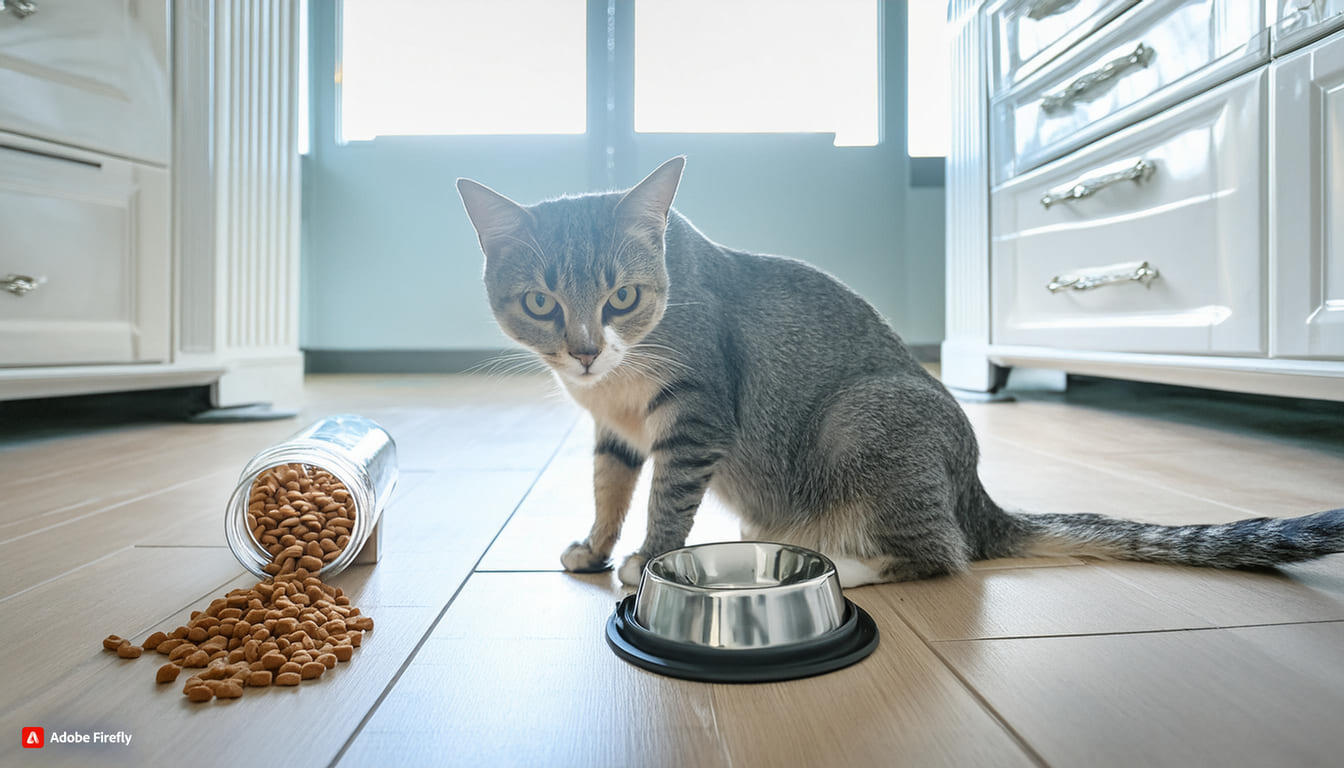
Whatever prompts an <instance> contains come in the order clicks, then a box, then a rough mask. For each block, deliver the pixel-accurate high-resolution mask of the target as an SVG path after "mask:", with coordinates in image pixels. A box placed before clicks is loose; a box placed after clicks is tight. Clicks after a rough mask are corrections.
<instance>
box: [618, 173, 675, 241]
mask: <svg viewBox="0 0 1344 768" xmlns="http://www.w3.org/2000/svg"><path fill="white" fill-rule="evenodd" d="M685 167H686V157H685V156H684V155H678V156H677V157H674V158H672V159H671V160H668V161H667V162H666V163H663V164H662V165H660V166H658V167H657V168H655V169H654V171H653V173H650V174H649V175H648V176H646V177H645V178H644V180H643V181H641V182H639V183H638V184H636V185H635V186H634V188H632V189H631V190H630V191H629V192H626V193H625V197H622V198H621V201H620V202H619V203H617V204H616V217H617V219H619V220H622V221H627V222H630V223H631V224H636V223H637V224H639V225H643V226H649V227H653V228H656V229H657V232H658V234H659V235H660V236H661V235H662V233H663V230H664V229H665V228H666V227H667V212H668V210H669V209H670V208H671V207H672V198H674V197H676V196H677V185H678V184H680V183H681V171H682V169H683V168H685Z"/></svg>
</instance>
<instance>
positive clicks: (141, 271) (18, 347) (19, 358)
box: [0, 133, 172, 367]
mask: <svg viewBox="0 0 1344 768" xmlns="http://www.w3.org/2000/svg"><path fill="white" fill-rule="evenodd" d="M168 221H169V219H168V174H167V172H166V171H164V170H162V169H159V168H153V167H150V166H146V165H142V164H139V163H132V162H128V161H126V160H120V159H116V158H111V157H107V156H106V155H96V154H93V153H91V152H80V151H76V150H69V149H67V148H65V147H59V146H56V145H52V144H46V143H43V142H38V141H35V140H32V139H28V138H24V137H20V136H15V135H12V134H6V133H0V367H7V366H24V365H61V364H74V363H130V362H151V361H159V360H167V359H168V350H169V322H170V311H171V305H172V293H171V290H172V289H171V285H170V283H169V248H168Z"/></svg>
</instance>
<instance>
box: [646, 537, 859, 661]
mask: <svg viewBox="0 0 1344 768" xmlns="http://www.w3.org/2000/svg"><path fill="white" fill-rule="evenodd" d="M635 620H636V621H638V622H639V623H640V625H641V626H642V627H644V628H645V629H647V630H649V631H650V632H652V633H654V634H655V635H658V636H660V637H663V638H666V639H667V640H671V641H674V642H680V643H694V644H695V645H703V646H707V647H710V648H737V649H742V648H766V647H769V646H772V645H785V644H788V643H797V642H801V641H803V640H811V639H812V638H814V637H820V636H821V635H824V634H826V633H827V632H830V631H831V630H833V629H835V628H836V627H839V626H840V625H841V624H842V623H843V622H844V620H845V598H844V597H843V596H842V595H841V594H840V579H839V578H838V577H837V576H836V575H835V566H834V565H832V564H831V561H830V560H827V559H826V558H825V557H824V556H822V555H819V554H817V553H816V552H813V551H811V550H807V549H803V548H801V547H794V546H789V545H788V544H772V543H768V542H763V541H733V542H724V543H722V544H707V545H705V546H701V547H687V548H685V549H677V550H673V551H671V552H668V553H666V554H663V555H659V556H658V557H655V558H653V559H652V560H650V561H649V563H648V565H646V566H645V568H644V576H643V578H641V579H640V583H639V592H638V593H637V594H636V595H635Z"/></svg>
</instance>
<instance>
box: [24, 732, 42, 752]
mask: <svg viewBox="0 0 1344 768" xmlns="http://www.w3.org/2000/svg"><path fill="white" fill-rule="evenodd" d="M46 743H47V734H46V732H45V731H43V730H42V729H41V728H37V727H33V728H24V729H23V748H24V749H41V748H42V747H43V746H45V745H46Z"/></svg>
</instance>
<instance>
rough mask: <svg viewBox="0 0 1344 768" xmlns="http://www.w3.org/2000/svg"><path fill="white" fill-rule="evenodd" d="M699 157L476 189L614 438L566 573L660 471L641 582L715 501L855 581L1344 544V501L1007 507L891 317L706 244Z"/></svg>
mask: <svg viewBox="0 0 1344 768" xmlns="http://www.w3.org/2000/svg"><path fill="white" fill-rule="evenodd" d="M684 163H685V161H684V159H683V158H680V157H678V158H674V159H672V160H669V161H668V162H666V163H664V164H663V165H662V166H660V167H659V168H658V169H657V170H655V171H654V172H653V173H652V174H650V175H649V177H648V178H646V179H645V180H644V181H642V182H640V183H639V184H638V185H637V186H635V187H634V188H633V189H631V190H629V191H628V192H626V193H624V194H619V193H607V194H591V195H581V196H577V197H562V198H560V199H558V200H549V201H546V202H542V203H538V204H536V205H532V206H522V205H519V204H517V203H514V202H513V201H511V200H509V199H508V198H506V197H504V196H502V195H500V194H498V193H496V192H494V191H492V190H490V189H489V188H487V187H484V186H482V185H480V184H478V183H476V182H474V181H470V180H467V179H461V180H459V181H458V190H459V192H460V193H461V195H462V201H463V203H464V204H465V206H466V209H467V214H468V216H469V217H470V218H471V221H472V223H473V225H474V226H475V227H476V231H477V234H478V235H479V237H480V243H481V248H482V250H483V251H484V253H485V285H486V291H487V293H488V295H489V300H490V305H491V307H492V308H493V310H494V313H495V317H496V319H497V320H498V322H499V325H500V327H501V328H502V329H503V330H504V332H505V333H507V334H508V335H509V336H511V337H512V338H514V339H516V340H517V341H518V342H519V343H521V344H523V345H524V346H526V347H528V348H529V349H531V350H532V351H533V352H535V353H536V354H537V355H538V356H539V357H540V358H541V360H542V361H543V362H545V363H546V364H547V365H548V366H550V367H551V368H552V369H554V371H555V373H556V375H557V378H558V379H559V381H560V382H561V384H563V385H564V387H565V389H566V390H568V392H569V394H570V395H571V396H572V397H573V398H574V400H576V401H577V402H578V403H579V404H580V405H582V406H583V407H584V408H586V409H588V411H589V412H590V413H591V414H592V416H593V419H594V421H595V423H596V425H597V445H596V449H595V453H596V455H595V459H594V468H593V485H594V490H595V495H596V502H597V504H596V506H597V518H596V520H595V522H594V523H593V527H592V530H591V531H590V532H589V533H588V536H587V538H585V539H584V540H583V541H580V542H576V543H574V544H573V545H571V546H570V547H569V548H568V549H567V550H565V552H564V554H563V555H562V556H561V561H562V563H563V564H564V567H565V568H566V569H567V570H570V571H596V570H602V569H605V568H607V567H609V564H610V560H609V558H610V555H611V550H612V546H613V545H614V543H615V541H616V539H617V536H618V534H619V533H620V529H621V524H622V522H623V520H624V518H625V514H626V511H627V509H628V508H629V506H630V499H631V495H632V492H633V490H634V487H635V481H636V478H637V477H638V475H639V473H640V469H641V467H642V466H643V465H644V463H645V462H646V461H649V460H652V461H653V487H652V492H651V495H650V498H649V510H648V511H649V515H648V531H647V534H646V537H645V539H644V544H643V546H642V547H640V549H639V551H638V552H636V553H634V554H632V555H630V556H629V558H627V559H626V561H625V563H624V565H622V567H621V568H620V571H619V575H620V578H621V580H622V581H623V582H625V583H626V584H630V585H633V584H636V583H638V581H639V576H640V572H641V570H642V568H643V565H644V563H645V562H646V561H647V560H648V558H650V557H652V556H655V555H658V554H660V553H662V552H665V551H667V550H670V549H675V548H677V547H680V546H683V545H684V544H685V541H686V535H687V533H688V532H689V531H690V529H691V522H692V520H693V518H694V516H695V512H696V509H697V508H698V507H699V505H700V501H701V499H702V497H703V496H704V494H705V492H706V490H707V489H709V488H713V489H714V491H715V492H716V493H717V494H718V495H719V496H721V497H722V498H723V500H724V501H725V502H726V503H727V504H728V505H729V506H730V507H732V508H733V509H734V510H735V511H736V512H737V513H738V514H739V515H740V517H741V519H742V522H743V533H744V535H745V536H748V537H752V538H759V539H767V540H772V541H780V542H789V543H794V544H800V545H802V546H805V547H809V548H812V549H815V550H818V551H820V552H823V553H825V554H826V555H828V556H829V557H830V558H831V559H832V560H834V561H835V562H836V565H837V567H838V569H839V571H840V579H841V582H842V584H843V585H844V586H855V585H858V584H866V583H872V582H878V581H900V580H907V579H919V578H924V577H928V576H934V575H937V574H944V573H949V572H953V571H959V570H962V569H964V568H966V566H967V563H968V562H969V561H971V560H976V559H982V558H991V557H1003V556H1024V555H1031V554H1038V553H1069V554H1077V555H1090V556H1094V557H1104V558H1120V559H1129V560H1149V561H1154V562H1169V563H1186V564H1190V565H1203V566H1215V567H1229V568H1237V567H1267V566H1272V565H1275V564H1279V563H1287V562H1293V561H1298V560H1305V559H1310V558H1315V557H1319V556H1321V555H1325V554H1328V553H1332V552H1339V551H1341V549H1344V509H1339V510H1334V511H1331V512H1322V513H1320V514H1317V515H1312V516H1308V517H1301V518H1294V519H1282V520H1281V519H1272V518H1259V519H1255V520H1242V521H1239V522H1235V523H1229V524H1226V525H1188V526H1177V527H1168V526H1161V525H1148V524H1143V523H1134V522H1127V521H1123V520H1116V519H1112V518H1107V517H1102V516H1099V515H1091V514H1076V515H1024V514H1018V513H1015V512H1009V511H1006V510H1003V509H1001V508H1000V507H999V506H998V505H997V504H995V503H994V501H993V500H992V499H990V498H989V496H988V494H986V493H985V490H984V488H982V487H981V485H980V480H979V478H978V476H977V475H976V462H977V456H978V454H977V447H976V442H975V435H974V433H973V432H972V431H971V427H970V424H969V423H968V422H967V420H966V416H965V414H963V413H962V410H961V408H960V407H959V406H958V405H957V403H956V401H955V400H954V399H953V398H952V396H951V395H950V394H949V393H948V391H947V390H946V389H944V388H943V386H942V384H940V383H939V382H938V381H937V380H936V379H934V378H933V377H932V376H930V375H929V374H928V373H927V372H926V371H925V370H924V369H923V368H922V367H920V365H919V364H918V363H917V362H916V361H915V360H914V358H913V357H911V355H910V352H909V351H908V350H907V349H906V348H905V345H904V344H902V343H901V340H900V339H899V338H898V337H897V336H896V334H895V333H894V332H892V330H891V328H890V327H888V325H887V324H886V322H884V321H883V319H882V318H881V317H880V316H879V315H878V313H877V312H876V310H874V309H873V308H872V307H871V306H870V305H869V304H868V303H867V302H865V301H864V300H863V299H861V298H859V297H858V296H857V295H855V294H854V292H852V291H851V290H849V289H848V288H847V287H845V286H844V285H842V284H841V283H840V282H839V281H837V280H835V279H833V278H831V277H830V276H828V275H826V274H824V273H822V272H820V271H818V270H816V269H813V268H812V267H810V266H808V265H806V264H804V263H802V262H799V261H793V260H790V259H784V258H779V257H774V256H762V255H757V254H754V253H747V252H744V251H738V250H734V249H731V248H727V247H724V246H722V245H719V244H717V243H714V242H713V241H711V240H709V239H708V238H706V237H705V236H704V235H702V234H701V233H700V232H699V230H697V229H696V228H695V227H694V226H693V225H692V224H691V223H690V222H689V221H687V220H686V218H685V217H683V216H681V215H680V214H678V213H677V212H676V211H674V210H672V209H671V205H672V198H673V196H674V195H675V193H676V190H677V184H678V183H679V181H680V179H681V172H682V167H683V165H684Z"/></svg>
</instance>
